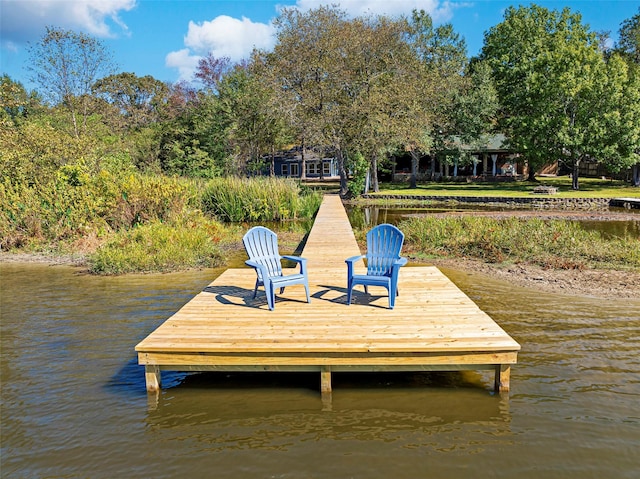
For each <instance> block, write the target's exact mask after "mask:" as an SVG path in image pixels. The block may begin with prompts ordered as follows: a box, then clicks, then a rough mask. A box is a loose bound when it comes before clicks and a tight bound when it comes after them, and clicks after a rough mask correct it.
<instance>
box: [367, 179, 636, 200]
mask: <svg viewBox="0 0 640 479" xmlns="http://www.w3.org/2000/svg"><path fill="white" fill-rule="evenodd" d="M539 180H540V181H539V182H538V183H529V182H527V181H514V182H504V183H481V182H478V183H462V182H455V183H423V184H418V187H417V188H416V189H410V188H409V185H408V184H404V183H403V184H400V183H381V184H380V194H387V195H393V194H398V195H434V196H500V197H519V196H527V197H531V196H533V195H534V193H533V189H534V188H535V187H536V186H538V185H546V186H554V187H556V188H558V193H557V194H555V195H539V196H541V197H546V196H549V197H553V198H640V188H634V187H632V186H630V185H629V184H628V183H626V182H623V181H615V180H602V179H599V178H580V190H578V191H574V190H572V189H571V178H569V177H568V176H558V177H555V176H554V177H541V178H539ZM374 194H375V193H374ZM536 196H537V195H536Z"/></svg>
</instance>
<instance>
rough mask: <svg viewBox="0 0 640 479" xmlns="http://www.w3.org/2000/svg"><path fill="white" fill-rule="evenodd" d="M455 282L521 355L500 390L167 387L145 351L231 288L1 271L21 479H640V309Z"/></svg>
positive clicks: (405, 381) (485, 384) (232, 383)
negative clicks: (205, 292) (172, 324)
mask: <svg viewBox="0 0 640 479" xmlns="http://www.w3.org/2000/svg"><path fill="white" fill-rule="evenodd" d="M445 273H447V274H448V275H449V276H450V277H451V278H452V279H453V280H454V281H455V282H456V283H457V284H458V285H459V286H460V287H461V288H462V289H463V290H464V291H465V292H466V293H467V294H468V295H470V297H471V298H472V299H473V300H474V301H476V302H477V303H478V304H479V305H480V307H482V308H483V309H484V310H486V311H487V312H488V313H489V314H491V315H492V317H493V318H494V319H495V320H496V321H497V322H498V323H499V324H501V325H502V326H503V328H505V329H506V330H507V331H508V332H509V333H510V334H511V335H512V336H513V337H514V338H515V339H516V340H517V341H519V342H520V343H521V345H522V353H521V354H520V356H519V363H518V364H517V365H516V366H515V368H514V369H513V370H512V377H511V385H512V391H511V394H510V396H509V397H506V396H502V397H501V396H499V395H495V394H493V393H492V392H491V385H492V380H493V378H492V376H491V375H487V374H485V373H477V372H469V373H464V374H461V373H437V374H435V373H431V374H426V373H422V374H395V375H394V374H391V375H375V374H362V375H353V376H351V375H341V374H334V393H333V402H332V404H331V405H330V406H328V405H323V404H322V401H321V399H320V395H319V393H318V383H319V377H318V375H315V374H309V375H307V374H277V373H263V374H254V375H249V374H247V375H241V374H234V375H227V374H191V375H185V374H183V373H163V380H164V386H165V389H163V391H162V393H161V394H160V395H159V396H158V397H157V398H155V397H154V396H151V397H148V396H147V394H146V391H145V384H144V374H143V368H142V367H140V366H138V365H137V364H136V356H135V353H134V347H135V345H136V344H137V342H138V341H139V340H141V339H142V338H143V337H145V336H146V335H147V334H148V333H150V332H151V331H152V330H153V329H154V328H155V327H156V326H157V325H158V324H160V323H161V322H162V321H163V320H164V319H166V318H167V317H168V316H169V315H170V314H172V313H173V312H174V311H176V310H177V309H178V308H179V307H180V306H181V305H182V304H184V303H185V302H186V301H188V300H189V299H190V298H191V297H192V296H193V295H194V294H195V293H197V292H198V291H200V290H201V289H202V288H203V287H204V286H205V285H207V284H208V283H209V282H210V281H211V280H212V279H213V278H214V277H215V275H217V274H219V271H212V270H208V271H200V272H193V273H184V274H167V275H146V276H125V277H116V278H101V277H93V276H87V275H84V274H81V273H79V272H78V270H76V269H73V268H69V267H61V266H56V267H49V266H42V265H8V264H0V278H1V285H0V287H1V326H2V329H1V347H2V354H1V356H2V369H1V370H2V377H1V380H2V383H1V384H2V411H1V412H2V415H1V421H2V423H1V427H2V449H1V475H2V477H7V478H88V477H91V478H116V477H117V478H125V477H131V478H137V477H142V476H147V477H158V478H177V477H190V478H199V477H207V478H208V477H217V478H332V479H333V478H348V477H356V478H361V477H362V478H377V477H380V478H388V477H393V478H417V477H427V476H428V477H433V478H458V477H460V478H462V477H464V478H468V477H489V478H491V477H518V478H540V477H546V478H580V479H584V478H603V477H607V478H634V479H635V478H636V477H638V471H639V470H640V456H639V455H638V451H639V450H640V355H639V352H640V300H637V301H617V302H605V301H601V300H597V299H592V298H578V299H571V298H569V297H567V296H560V295H550V294H545V293H541V292H538V291H535V290H523V289H514V288H512V287H511V286H510V285H509V284H506V283H503V282H497V281H493V280H489V279H488V278H485V277H482V276H476V275H468V274H461V273H457V272H455V271H447V270H445Z"/></svg>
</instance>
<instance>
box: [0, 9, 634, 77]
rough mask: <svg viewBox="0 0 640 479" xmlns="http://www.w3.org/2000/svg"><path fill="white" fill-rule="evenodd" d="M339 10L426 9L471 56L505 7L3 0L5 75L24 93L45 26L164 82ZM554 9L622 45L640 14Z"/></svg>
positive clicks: (0, 37)
mask: <svg viewBox="0 0 640 479" xmlns="http://www.w3.org/2000/svg"><path fill="white" fill-rule="evenodd" d="M327 3H340V5H341V7H342V8H343V9H344V10H346V11H347V12H348V13H349V14H350V15H353V16H357V15H358V14H361V13H365V12H372V13H376V14H378V13H379V14H387V15H391V16H395V15H400V14H409V13H410V12H411V11H412V10H413V9H415V8H417V9H424V10H425V11H427V12H429V13H430V14H431V16H432V17H433V19H434V21H435V23H436V24H440V23H447V22H450V23H452V24H453V26H454V28H455V30H456V32H458V33H459V34H461V35H462V36H463V37H464V38H465V40H466V41H467V46H468V53H469V55H470V56H472V55H476V54H477V53H478V52H479V51H480V49H481V48H482V42H483V38H484V32H486V31H487V30H488V29H489V28H491V27H492V26H493V25H496V24H498V23H500V22H501V21H502V19H503V14H504V10H505V8H506V7H508V6H509V5H515V6H517V5H521V4H522V5H529V4H530V2H529V1H524V0H523V1H518V0H516V1H502V0H459V1H458V0H449V1H446V0H341V1H340V0H333V1H331V0H181V1H179V0H0V71H1V73H2V74H8V75H10V76H11V77H12V78H13V79H15V80H18V81H21V82H22V83H23V84H24V85H25V86H26V87H27V88H32V87H33V85H32V84H31V83H30V82H29V80H28V74H27V72H26V71H25V68H24V67H25V63H26V60H27V59H28V55H27V54H26V48H25V47H26V46H27V44H28V42H32V43H35V42H37V41H38V39H39V38H41V37H42V35H43V34H44V31H45V26H47V25H50V26H56V27H61V28H65V29H71V30H76V31H83V32H86V33H89V34H91V35H92V36H94V37H96V38H99V39H100V40H101V41H102V42H103V43H104V44H105V45H106V46H107V47H108V48H109V49H110V50H111V52H112V53H113V57H114V60H115V62H116V64H117V65H118V71H122V72H125V71H126V72H133V73H135V74H137V75H139V76H144V75H152V76H154V77H155V78H157V79H159V80H163V81H169V82H175V81H178V80H189V79H190V78H191V75H192V73H193V69H194V67H195V65H196V64H197V61H198V59H199V58H200V57H202V56H204V55H206V54H207V52H209V51H211V52H213V53H214V54H215V55H216V56H229V57H231V58H232V59H234V60H239V59H241V58H242V57H245V56H246V55H247V54H248V53H249V52H250V51H251V49H252V48H253V47H254V46H258V47H260V48H267V49H268V48H270V47H271V46H272V45H273V41H274V39H273V27H272V25H271V21H272V20H273V19H274V18H275V17H276V16H277V15H278V12H279V9H280V8H282V7H283V6H296V7H298V8H301V9H303V10H306V9H309V8H315V7H318V6H319V5H321V4H327ZM534 3H536V4H538V5H541V6H544V7H547V8H549V9H562V8H563V7H569V8H570V9H571V10H573V11H577V12H580V13H581V14H582V17H583V22H584V23H586V24H589V26H590V27H591V30H593V31H602V30H608V31H610V32H611V35H612V38H613V39H614V40H616V39H617V36H618V35H617V34H618V30H619V28H620V24H621V23H622V21H623V20H625V19H628V18H631V17H632V16H633V15H635V14H636V13H638V8H639V7H640V0H616V1H611V0H578V1H569V0H566V1H556V0H537V1H536V2H534Z"/></svg>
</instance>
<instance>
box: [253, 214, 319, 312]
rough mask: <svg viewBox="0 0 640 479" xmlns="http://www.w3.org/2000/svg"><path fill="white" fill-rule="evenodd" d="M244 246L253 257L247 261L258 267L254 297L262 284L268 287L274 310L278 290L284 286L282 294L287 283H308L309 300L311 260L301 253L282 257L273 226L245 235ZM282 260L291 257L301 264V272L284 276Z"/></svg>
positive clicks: (268, 296) (266, 288)
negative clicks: (300, 255)
mask: <svg viewBox="0 0 640 479" xmlns="http://www.w3.org/2000/svg"><path fill="white" fill-rule="evenodd" d="M242 243H243V244H244V249H245V250H246V252H247V255H248V256H249V259H248V260H247V261H245V264H246V265H248V266H251V267H252V268H255V270H256V275H257V279H256V286H255V289H254V290H253V297H254V298H255V297H256V295H257V294H258V287H260V286H264V291H265V293H266V295H267V304H268V305H269V309H270V310H271V311H273V309H274V307H275V299H276V294H275V290H276V289H277V288H280V294H282V293H283V292H284V288H285V287H286V286H291V285H294V284H302V285H304V289H305V291H306V293H307V303H309V302H310V300H309V279H308V277H307V260H306V259H305V258H300V257H298V256H280V254H279V253H278V237H277V236H276V234H275V233H274V232H273V231H271V230H270V229H269V228H265V227H264V226H255V227H253V228H251V229H250V230H249V231H247V233H246V234H245V235H244V237H243V238H242ZM282 259H288V260H291V261H293V262H295V263H298V264H299V265H300V272H299V273H295V274H288V275H284V274H283V272H282V263H281V260H282Z"/></svg>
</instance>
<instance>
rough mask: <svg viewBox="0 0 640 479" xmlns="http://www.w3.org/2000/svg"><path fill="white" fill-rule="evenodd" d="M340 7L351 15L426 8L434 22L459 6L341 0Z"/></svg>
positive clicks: (307, 1)
mask: <svg viewBox="0 0 640 479" xmlns="http://www.w3.org/2000/svg"><path fill="white" fill-rule="evenodd" d="M333 3H339V6H340V8H342V9H343V10H344V11H346V12H347V13H348V14H349V15H352V16H359V15H366V14H373V15H389V16H396V15H409V14H411V12H412V11H413V10H424V11H425V12H427V13H428V14H429V15H431V18H433V20H434V22H436V23H441V22H447V21H449V20H451V18H452V17H453V10H454V9H455V8H456V7H457V6H459V5H458V4H456V3H453V2H450V1H440V0H341V1H339V2H333ZM331 4H332V2H331V0H297V1H296V7H297V8H299V9H301V10H310V9H313V8H318V7H319V6H321V5H331Z"/></svg>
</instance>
